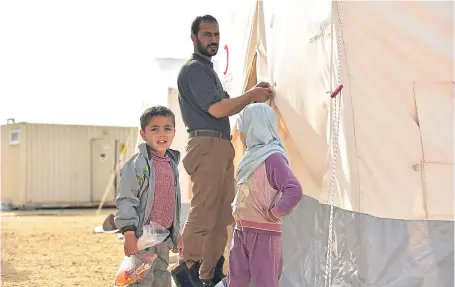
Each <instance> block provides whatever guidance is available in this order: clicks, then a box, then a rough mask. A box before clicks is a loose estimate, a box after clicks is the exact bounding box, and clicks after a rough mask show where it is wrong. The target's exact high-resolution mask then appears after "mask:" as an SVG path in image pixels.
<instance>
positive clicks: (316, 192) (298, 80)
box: [254, 0, 454, 220]
mask: <svg viewBox="0 0 455 287" xmlns="http://www.w3.org/2000/svg"><path fill="white" fill-rule="evenodd" d="M325 2H326V3H325V4H321V5H318V4H317V3H324V1H316V0H306V1H291V2H289V3H288V5H279V3H277V2H276V1H260V2H259V3H260V4H258V7H261V6H263V7H262V9H261V10H262V11H260V13H259V15H263V16H257V18H258V19H259V20H260V21H258V26H257V27H256V33H257V34H258V39H259V42H258V43H257V44H256V45H254V46H256V47H257V49H256V52H257V57H258V62H257V65H258V67H257V73H258V76H257V78H258V81H261V80H269V81H271V82H273V83H276V97H275V99H274V105H276V107H277V110H278V111H279V113H280V115H281V117H282V119H283V122H284V123H285V125H286V128H287V133H286V140H285V144H286V147H287V149H288V150H289V153H290V154H291V166H292V167H293V169H294V171H295V172H296V173H297V176H298V178H299V180H300V181H301V183H302V184H303V185H304V193H305V194H307V195H309V196H311V197H313V198H315V199H317V200H318V201H320V202H321V203H327V202H328V200H329V192H330V184H331V155H330V153H331V151H330V140H331V125H332V123H333V122H332V118H331V117H332V116H331V113H332V109H333V106H332V105H331V101H330V99H329V97H328V94H327V92H329V91H331V90H333V89H335V88H336V86H337V83H336V78H337V75H336V72H337V63H338V57H337V55H338V47H339V39H340V38H339V35H340V33H339V32H340V27H341V25H340V22H339V19H340V15H341V11H340V10H339V9H340V6H341V5H340V2H333V5H332V9H331V10H332V14H330V5H329V2H330V1H325ZM261 18H262V19H261ZM331 19H333V21H331ZM431 19H438V21H434V20H431ZM260 22H262V23H260ZM452 23H453V2H409V1H381V2H376V1H355V2H353V1H346V2H344V5H343V23H342V27H343V39H342V40H343V42H342V51H341V52H342V58H341V75H340V77H341V83H342V84H343V85H344V89H343V91H342V95H341V101H342V103H341V104H342V112H341V122H340V135H339V144H340V150H339V155H338V166H337V177H336V179H337V185H336V191H335V193H336V194H335V205H336V206H337V207H340V208H343V209H345V210H350V211H356V212H361V213H366V214H370V215H374V216H377V217H381V218H395V219H408V220H453V216H454V213H453V211H454V205H453V187H454V186H453V182H454V177H453V173H454V169H453V146H454V140H453V130H454V125H453V106H454V101H453V98H454V96H453V93H454V83H453V77H454V72H453V64H454V58H453V51H454V45H453V32H454V29H453V25H452ZM261 24H262V26H261ZM332 24H333V32H334V33H331V31H332V29H331V26H332Z"/></svg>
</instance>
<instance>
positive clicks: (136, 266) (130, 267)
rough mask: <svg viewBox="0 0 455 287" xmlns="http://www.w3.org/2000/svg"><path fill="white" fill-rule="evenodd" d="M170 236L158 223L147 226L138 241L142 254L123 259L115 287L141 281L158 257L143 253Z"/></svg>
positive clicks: (116, 276) (138, 247)
mask: <svg viewBox="0 0 455 287" xmlns="http://www.w3.org/2000/svg"><path fill="white" fill-rule="evenodd" d="M168 236H169V230H167V229H166V228H164V227H163V226H161V225H159V224H158V223H155V222H151V223H150V224H148V225H145V226H144V227H143V233H142V235H141V237H139V239H138V240H137V249H139V252H140V254H138V255H136V256H129V257H128V256H125V257H124V258H123V261H122V264H120V267H119V269H118V271H117V274H116V275H115V283H114V286H127V285H130V284H133V283H136V282H138V281H141V280H142V279H143V278H144V276H145V275H146V274H147V273H148V272H149V271H150V269H151V268H152V266H153V262H154V261H155V259H156V257H157V256H156V255H155V254H151V253H149V252H147V251H146V252H141V251H142V250H145V249H147V248H150V247H153V246H155V245H157V244H160V243H161V242H163V241H164V240H165V239H166V238H167V237H168Z"/></svg>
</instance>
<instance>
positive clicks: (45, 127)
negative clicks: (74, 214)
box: [1, 123, 137, 206]
mask: <svg viewBox="0 0 455 287" xmlns="http://www.w3.org/2000/svg"><path fill="white" fill-rule="evenodd" d="M18 127H19V128H20V143H19V144H18V145H11V144H9V138H10V132H11V131H12V130H14V129H17V128H18ZM136 134H137V128H132V127H102V126H71V125H50V124H28V123H19V124H11V125H5V126H2V169H1V173H2V201H3V200H11V201H13V204H14V205H18V206H21V205H30V206H68V205H69V206H71V205H97V204H98V203H99V202H100V201H101V198H102V195H103V194H104V191H105V190H106V187H107V186H108V184H109V182H110V179H111V177H112V174H113V171H114V168H115V165H116V163H117V162H118V160H119V159H120V158H119V157H120V149H121V148H122V147H123V144H124V145H126V146H128V148H127V150H126V155H125V159H127V158H129V157H130V156H131V155H132V153H133V152H134V150H135V148H134V145H135V139H136ZM123 162H124V161H123ZM115 186H116V184H115V182H113V183H112V184H111V188H110V191H109V193H108V196H107V199H106V202H105V204H112V203H113V202H114V198H115Z"/></svg>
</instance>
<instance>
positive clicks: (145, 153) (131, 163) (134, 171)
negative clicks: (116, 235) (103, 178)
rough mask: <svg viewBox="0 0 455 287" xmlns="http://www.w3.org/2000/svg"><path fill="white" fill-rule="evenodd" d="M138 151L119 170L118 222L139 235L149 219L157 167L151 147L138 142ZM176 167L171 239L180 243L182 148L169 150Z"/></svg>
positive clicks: (125, 228) (173, 167)
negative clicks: (179, 171)
mask: <svg viewBox="0 0 455 287" xmlns="http://www.w3.org/2000/svg"><path fill="white" fill-rule="evenodd" d="M138 148H139V153H137V154H135V155H134V156H133V157H131V158H130V159H129V160H128V161H127V162H126V163H125V164H124V166H123V167H122V168H121V170H120V184H119V188H118V194H117V197H116V200H115V201H116V205H117V213H116V215H115V217H114V221H115V225H116V226H117V228H119V229H120V230H121V231H122V232H124V231H127V230H134V231H135V234H136V237H137V238H139V237H140V236H141V235H142V228H143V226H144V222H145V221H146V220H147V219H148V217H149V215H150V212H151V210H152V206H153V201H154V199H155V168H154V165H153V160H152V157H151V151H150V150H149V149H148V148H147V146H146V144H145V143H142V144H140V145H139V147H138ZM166 153H167V155H168V156H169V158H170V162H171V166H172V169H173V170H174V186H175V199H176V200H175V215H174V224H173V228H172V242H173V243H174V246H175V247H177V246H178V235H179V233H180V206H181V198H180V197H181V194H180V184H179V174H178V168H177V167H178V164H179V161H180V152H179V151H176V150H171V149H168V150H167V152H166Z"/></svg>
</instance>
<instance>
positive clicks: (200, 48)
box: [197, 40, 218, 57]
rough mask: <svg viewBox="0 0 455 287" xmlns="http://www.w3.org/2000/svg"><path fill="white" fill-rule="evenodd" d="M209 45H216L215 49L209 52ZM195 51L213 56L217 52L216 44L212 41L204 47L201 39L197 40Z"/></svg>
mask: <svg viewBox="0 0 455 287" xmlns="http://www.w3.org/2000/svg"><path fill="white" fill-rule="evenodd" d="M210 47H216V49H215V51H214V52H213V53H211V52H210V51H209V48H210ZM197 51H198V52H199V53H201V54H202V55H204V56H206V57H213V56H215V55H216V53H218V45H217V44H213V43H212V44H209V45H208V46H207V47H204V45H202V43H201V41H199V40H197Z"/></svg>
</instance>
